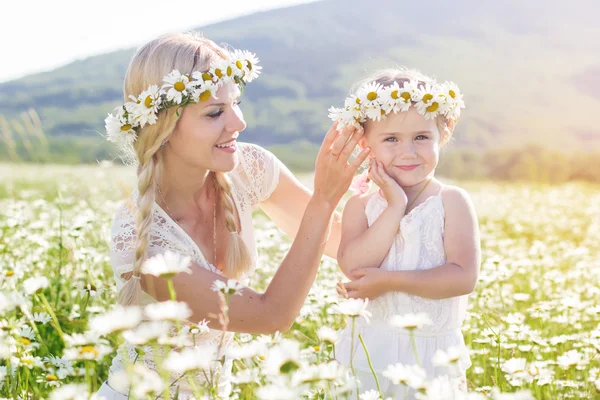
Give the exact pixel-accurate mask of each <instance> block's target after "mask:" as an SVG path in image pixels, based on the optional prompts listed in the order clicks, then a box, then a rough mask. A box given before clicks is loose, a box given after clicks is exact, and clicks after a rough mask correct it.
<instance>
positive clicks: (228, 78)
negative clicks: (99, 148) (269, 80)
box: [104, 50, 262, 146]
mask: <svg viewBox="0 0 600 400" xmlns="http://www.w3.org/2000/svg"><path fill="white" fill-rule="evenodd" d="M258 62H259V60H258V58H257V57H256V55H255V54H254V53H250V52H248V51H242V50H233V51H232V52H230V57H229V58H228V59H222V60H219V61H216V62H214V63H212V64H211V66H210V69H209V70H208V71H203V72H200V71H194V72H192V73H191V74H189V75H188V74H182V73H181V72H179V71H178V70H176V69H175V70H173V71H172V72H171V73H170V74H168V75H167V76H165V77H164V78H163V84H162V86H158V85H150V86H149V87H148V89H146V90H144V91H143V92H142V93H141V94H140V95H139V96H138V97H135V96H133V95H131V96H129V98H130V99H131V100H132V101H129V102H127V103H125V104H124V105H122V106H119V107H117V108H116V109H115V110H114V111H113V113H112V114H108V117H106V119H105V120H104V122H105V126H106V133H107V139H108V141H110V142H113V143H116V144H117V145H120V146H130V145H131V144H132V143H133V142H134V141H135V140H136V138H137V134H138V132H139V130H140V129H142V128H143V127H144V126H145V125H146V124H148V125H154V124H155V123H156V121H157V120H158V113H159V112H160V111H161V110H165V109H167V108H169V107H185V106H187V105H190V104H196V103H199V102H201V101H206V100H208V99H210V98H211V97H212V98H215V99H216V93H217V90H219V88H220V87H221V86H223V85H225V84H227V83H229V82H235V83H236V84H237V85H238V86H239V87H240V89H243V88H244V87H245V86H246V84H247V83H248V82H251V81H253V80H254V79H256V78H257V77H258V75H259V74H260V70H261V69H262V67H260V66H258V65H257V64H258Z"/></svg>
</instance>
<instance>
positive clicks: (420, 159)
mask: <svg viewBox="0 0 600 400" xmlns="http://www.w3.org/2000/svg"><path fill="white" fill-rule="evenodd" d="M361 140H362V141H363V143H362V144H363V146H369V147H371V150H372V152H371V155H372V157H375V158H376V159H377V160H379V161H381V162H382V163H383V165H384V166H385V170H386V172H387V173H388V175H389V176H390V177H392V178H393V179H394V180H395V181H396V182H398V184H399V185H400V186H413V185H416V184H418V183H420V182H422V181H423V180H425V179H427V178H428V177H430V176H432V174H433V172H434V171H435V168H436V167H437V164H438V159H439V149H440V132H439V130H438V127H437V124H436V120H435V119H432V120H426V119H425V118H424V117H423V116H422V115H420V114H419V113H418V112H417V110H416V108H415V107H411V108H409V110H408V111H407V112H398V113H395V114H394V113H392V114H388V115H387V118H386V119H385V120H382V121H372V120H369V121H367V122H366V123H365V136H364V137H363V139H361Z"/></svg>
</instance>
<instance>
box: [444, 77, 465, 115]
mask: <svg viewBox="0 0 600 400" xmlns="http://www.w3.org/2000/svg"><path fill="white" fill-rule="evenodd" d="M442 93H443V94H444V95H445V96H446V98H447V101H448V104H449V107H448V113H447V116H448V117H449V118H458V117H460V110H461V109H462V108H465V102H464V100H463V95H462V93H461V92H460V89H459V88H458V85H457V84H456V83H454V82H444V84H443V85H442Z"/></svg>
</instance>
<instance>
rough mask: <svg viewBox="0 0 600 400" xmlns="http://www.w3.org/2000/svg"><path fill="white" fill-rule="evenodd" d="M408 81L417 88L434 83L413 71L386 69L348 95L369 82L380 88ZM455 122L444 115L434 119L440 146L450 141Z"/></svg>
mask: <svg viewBox="0 0 600 400" xmlns="http://www.w3.org/2000/svg"><path fill="white" fill-rule="evenodd" d="M410 81H418V85H419V87H424V86H425V84H427V83H435V79H433V78H432V77H429V76H427V75H425V74H423V73H421V72H419V71H417V70H415V69H407V68H386V69H381V70H378V71H376V72H374V73H373V74H371V75H369V76H368V77H366V78H365V79H362V80H360V81H358V82H357V83H355V84H354V85H353V86H352V88H351V89H350V94H356V92H357V91H358V90H359V89H360V88H361V87H363V86H365V85H367V84H369V83H371V82H376V83H379V84H381V85H382V86H389V85H392V84H393V83H394V82H397V83H398V85H399V86H400V87H402V86H403V85H404V83H405V82H410ZM456 122H457V119H456V118H448V117H446V116H444V115H438V116H437V117H436V124H437V127H438V130H439V131H440V145H442V146H443V145H445V144H447V143H448V142H449V141H450V139H451V138H452V134H453V133H454V126H455V125H456Z"/></svg>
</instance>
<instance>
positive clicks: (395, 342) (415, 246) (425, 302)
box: [336, 187, 470, 399]
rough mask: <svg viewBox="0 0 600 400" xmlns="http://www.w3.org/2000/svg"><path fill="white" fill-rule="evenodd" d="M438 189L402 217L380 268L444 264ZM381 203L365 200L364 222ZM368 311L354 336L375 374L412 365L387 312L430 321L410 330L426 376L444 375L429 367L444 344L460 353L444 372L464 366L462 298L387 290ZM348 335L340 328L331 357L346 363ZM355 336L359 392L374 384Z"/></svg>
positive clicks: (386, 386)
mask: <svg viewBox="0 0 600 400" xmlns="http://www.w3.org/2000/svg"><path fill="white" fill-rule="evenodd" d="M442 190H443V187H442V189H441V190H440V191H439V193H438V194H437V195H434V196H430V197H428V198H427V199H426V200H425V201H423V202H422V203H421V204H419V205H418V206H417V207H415V208H414V209H413V210H412V211H411V212H410V213H408V215H406V216H404V217H403V218H402V221H401V223H400V230H399V232H398V233H397V234H396V236H395V238H394V241H393V243H392V245H391V247H390V249H389V252H388V254H387V255H386V257H385V259H384V260H383V262H382V264H381V266H380V268H383V269H385V270H389V271H400V270H425V269H430V268H434V267H437V266H439V265H442V264H445V263H446V255H445V252H444V223H445V212H444V204H443V201H442ZM386 207H387V202H386V200H385V198H383V197H382V196H381V195H380V194H379V192H377V193H374V194H373V195H372V197H371V198H369V199H368V201H367V204H366V207H365V213H366V216H367V222H368V225H369V226H371V225H373V223H374V222H375V221H376V220H377V218H378V217H379V216H380V215H381V213H382V212H383V211H384V210H385V209H386ZM368 309H369V311H371V313H372V317H371V322H370V323H369V324H367V322H366V321H365V320H364V319H362V318H359V319H357V320H356V326H355V329H356V331H355V335H358V334H359V333H360V334H361V335H362V336H363V339H364V341H365V343H366V346H367V348H368V350H369V353H370V356H371V359H372V362H373V367H374V368H375V371H376V372H377V373H378V374H381V372H383V371H384V370H385V369H386V367H387V366H388V365H391V364H395V363H398V362H399V363H402V364H404V365H414V364H417V361H416V360H415V358H414V351H413V349H412V347H411V345H410V337H409V336H408V334H407V331H402V330H400V329H399V328H395V327H392V326H391V325H390V324H389V321H390V319H391V317H392V316H393V315H404V314H408V313H420V312H423V313H426V314H427V315H428V316H429V317H430V318H431V320H432V321H433V324H432V325H428V326H424V327H423V328H422V329H418V330H416V331H415V336H416V337H415V344H416V347H417V349H418V353H419V358H420V363H421V366H422V367H423V368H424V369H425V370H426V372H427V375H428V378H429V379H431V378H433V377H434V376H438V375H441V374H448V371H445V370H443V369H442V368H439V367H436V366H434V365H433V364H432V362H431V359H432V357H433V356H434V354H435V352H436V350H438V349H440V350H447V348H448V347H451V346H459V347H462V348H463V350H464V351H465V357H463V358H462V359H461V360H460V362H459V368H458V370H456V371H451V372H450V374H449V375H450V376H453V377H459V376H461V375H462V374H464V371H465V370H466V369H467V368H468V367H469V366H470V360H469V357H468V355H466V348H465V345H464V339H463V336H462V332H461V331H460V326H461V324H462V321H463V319H464V317H465V314H466V309H467V296H459V297H452V298H447V299H440V300H434V299H427V298H424V297H420V296H415V295H411V294H407V293H402V292H388V293H385V294H384V295H382V296H380V297H378V298H376V299H374V300H373V301H370V302H369V306H368ZM351 334H352V333H351V327H350V326H348V327H346V329H345V330H344V332H343V333H342V334H341V336H340V340H339V341H338V343H337V344H336V354H337V358H338V360H339V361H341V362H342V363H346V364H349V360H350V351H351V350H350V349H351V343H352V341H351ZM356 337H357V336H355V341H354V344H355V346H354V350H353V351H354V365H355V367H356V371H357V373H358V375H359V379H360V380H361V381H362V382H363V384H364V387H361V392H362V391H364V390H367V389H369V388H376V386H375V383H374V381H373V378H372V376H371V371H370V368H369V366H368V360H367V358H366V355H365V352H364V350H363V348H362V346H361V344H359V343H358V340H356ZM379 380H380V382H381V383H382V390H383V391H384V393H385V394H386V396H392V398H399V399H400V398H405V397H404V396H405V395H406V394H405V393H403V392H402V390H399V391H397V390H396V389H397V387H396V386H395V385H392V384H391V383H390V382H389V381H388V380H387V379H386V378H384V377H382V376H380V377H379ZM388 390H389V391H388ZM408 398H412V397H410V396H409V397H408Z"/></svg>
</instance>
